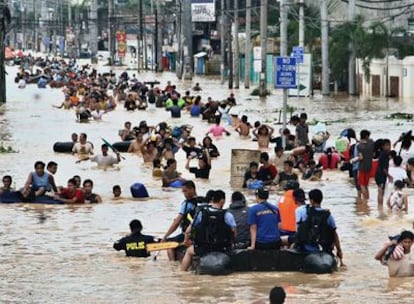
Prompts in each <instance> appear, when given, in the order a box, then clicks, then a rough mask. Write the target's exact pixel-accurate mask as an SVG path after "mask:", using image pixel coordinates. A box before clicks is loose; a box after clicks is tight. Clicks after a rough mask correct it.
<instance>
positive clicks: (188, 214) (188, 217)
mask: <svg viewBox="0 0 414 304" xmlns="http://www.w3.org/2000/svg"><path fill="white" fill-rule="evenodd" d="M204 201H205V198H204V197H202V196H197V197H194V198H192V199H190V200H185V207H184V210H185V214H184V218H183V220H182V221H181V224H180V226H181V230H182V232H183V233H184V232H185V231H186V230H187V228H188V226H190V224H191V222H192V220H193V219H194V218H195V217H194V215H195V214H196V213H198V208H197V205H198V204H201V203H203V202H204ZM188 204H191V205H193V206H194V208H193V209H192V210H189V206H188Z"/></svg>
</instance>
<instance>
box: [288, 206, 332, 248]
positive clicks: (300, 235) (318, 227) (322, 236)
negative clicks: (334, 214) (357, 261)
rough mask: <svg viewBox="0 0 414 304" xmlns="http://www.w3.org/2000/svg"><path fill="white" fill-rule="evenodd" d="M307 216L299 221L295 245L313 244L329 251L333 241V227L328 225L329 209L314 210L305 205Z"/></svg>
mask: <svg viewBox="0 0 414 304" xmlns="http://www.w3.org/2000/svg"><path fill="white" fill-rule="evenodd" d="M306 214H307V218H306V220H305V221H303V222H301V223H299V227H298V231H297V233H296V241H295V243H296V245H299V246H302V245H313V246H317V247H322V250H323V251H326V252H331V251H332V248H333V243H334V229H333V228H332V227H331V226H329V225H328V218H329V216H330V215H331V213H330V212H329V210H316V209H315V208H314V207H310V206H306Z"/></svg>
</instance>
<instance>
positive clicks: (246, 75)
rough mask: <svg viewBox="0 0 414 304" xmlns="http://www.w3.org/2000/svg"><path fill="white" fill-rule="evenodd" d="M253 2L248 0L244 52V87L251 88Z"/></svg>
mask: <svg viewBox="0 0 414 304" xmlns="http://www.w3.org/2000/svg"><path fill="white" fill-rule="evenodd" d="M251 23H252V0H246V42H245V43H246V44H245V50H244V58H245V59H244V67H245V69H244V87H245V88H246V89H248V88H250V69H251V64H250V60H251V56H250V54H251V50H252V39H251V26H252V24H251Z"/></svg>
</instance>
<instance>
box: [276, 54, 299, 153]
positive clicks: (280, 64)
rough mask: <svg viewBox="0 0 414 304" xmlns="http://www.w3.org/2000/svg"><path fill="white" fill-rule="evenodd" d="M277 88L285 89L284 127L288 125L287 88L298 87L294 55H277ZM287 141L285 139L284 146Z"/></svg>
mask: <svg viewBox="0 0 414 304" xmlns="http://www.w3.org/2000/svg"><path fill="white" fill-rule="evenodd" d="M275 70H276V77H275V79H276V82H275V88H277V89H283V128H285V127H286V120H287V119H286V112H287V90H288V89H290V88H296V59H295V58H292V57H276V69H275ZM285 145H286V141H285V140H284V139H283V141H282V146H283V148H284V147H285Z"/></svg>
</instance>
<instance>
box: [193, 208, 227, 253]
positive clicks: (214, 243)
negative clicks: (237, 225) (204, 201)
mask: <svg viewBox="0 0 414 304" xmlns="http://www.w3.org/2000/svg"><path fill="white" fill-rule="evenodd" d="M226 212H227V211H226V210H223V209H217V208H213V207H211V206H205V207H204V208H201V209H200V211H199V213H197V215H196V217H198V216H199V214H200V213H201V216H202V218H201V222H200V223H198V224H197V225H196V226H194V227H193V230H192V236H193V241H194V243H195V244H196V245H197V246H198V247H201V248H203V249H205V250H207V251H225V250H226V249H229V248H230V247H231V244H232V241H233V240H232V235H233V234H232V231H231V228H230V227H229V226H228V225H227V224H226V222H225V219H224V217H225V214H226Z"/></svg>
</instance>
